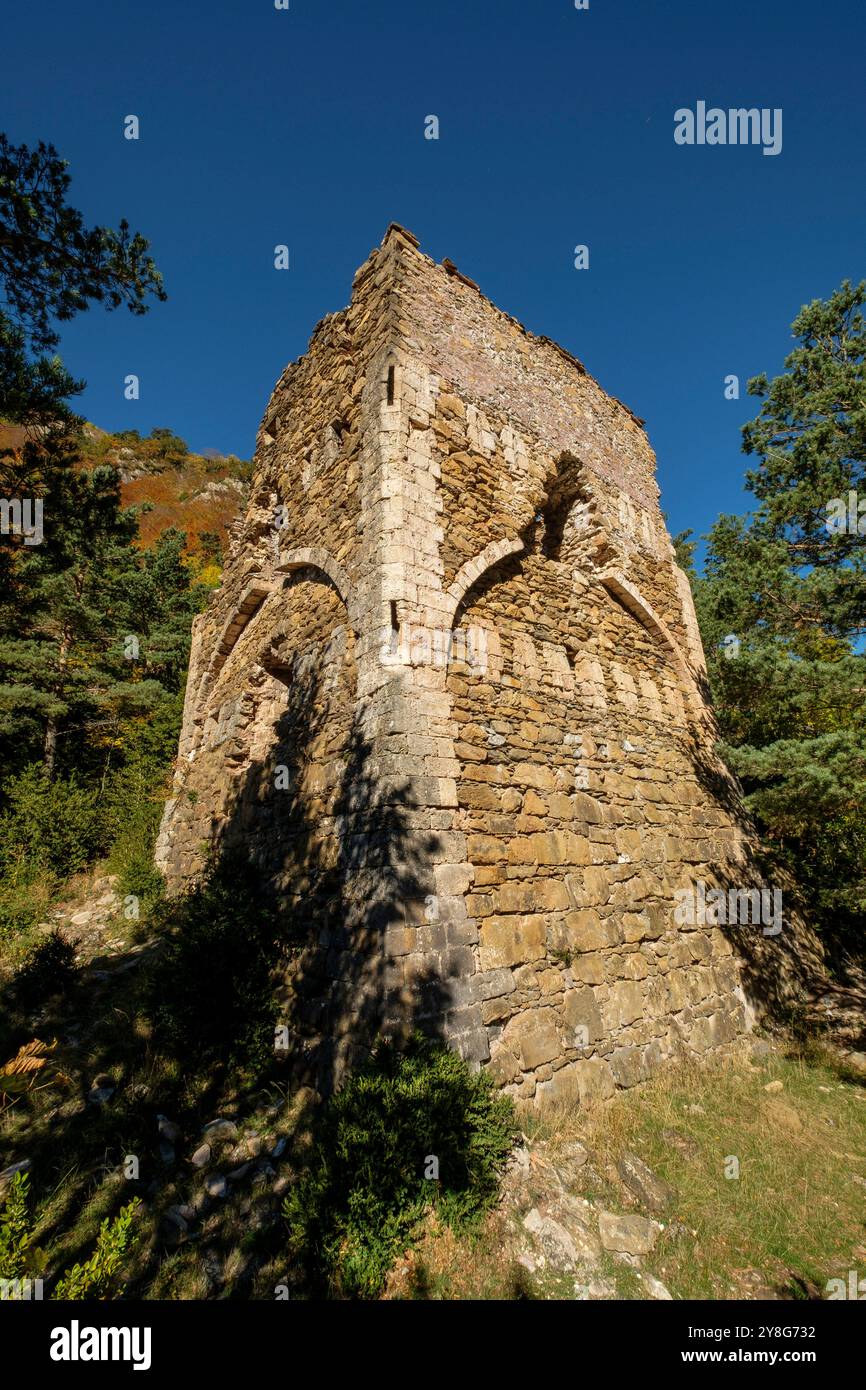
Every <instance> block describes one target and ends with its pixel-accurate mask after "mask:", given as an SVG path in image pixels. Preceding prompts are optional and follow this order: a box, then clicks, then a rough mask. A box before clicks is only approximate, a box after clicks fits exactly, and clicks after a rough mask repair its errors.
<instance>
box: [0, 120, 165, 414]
mask: <svg viewBox="0 0 866 1390" xmlns="http://www.w3.org/2000/svg"><path fill="white" fill-rule="evenodd" d="M66 168H67V165H66V161H65V160H62V159H61V158H60V156H59V155H58V153H57V150H56V149H55V148H54V146H53V145H45V144H43V143H42V142H41V141H40V143H39V145H38V146H37V148H36V149H35V150H31V149H28V147H27V146H26V145H18V146H15V145H12V144H11V143H10V142H9V140H8V139H7V137H6V136H5V135H4V134H2V133H0V416H3V417H5V418H6V419H9V420H12V421H14V422H16V423H22V424H40V425H46V424H53V423H56V422H58V421H61V422H64V421H69V420H70V419H71V412H70V411H69V408H68V406H67V405H66V400H67V398H68V397H69V396H71V395H73V394H76V393H77V392H79V391H81V390H82V389H83V385H84V383H83V382H75V381H73V379H72V378H71V377H70V376H69V374H68V373H67V372H66V371H65V369H64V368H63V366H62V364H61V362H60V360H59V358H57V357H56V356H54V357H49V356H47V355H46V354H47V353H48V352H50V351H51V349H53V348H55V347H56V346H57V344H58V342H59V336H58V333H57V331H56V329H55V327H54V323H55V322H57V323H63V322H66V321H67V320H69V319H71V318H73V317H74V316H75V315H76V314H78V313H80V312H81V311H82V310H84V309H87V308H88V307H89V305H90V304H92V303H101V304H104V305H105V306H106V308H108V309H116V308H118V307H119V306H120V305H121V304H124V303H125V304H126V305H127V307H128V308H129V310H130V311H131V312H132V313H133V314H143V313H145V312H146V311H147V307H148V306H147V298H148V296H149V295H155V297H156V298H157V299H165V297H166V296H165V292H164V290H163V288H162V278H161V276H160V274H159V271H158V270H157V269H156V266H155V265H154V263H153V260H152V259H151V257H150V256H149V255H148V254H147V252H148V243H147V242H146V241H145V239H144V238H143V237H142V236H141V235H140V234H139V233H138V232H135V233H131V232H130V230H129V225H128V223H127V222H125V221H123V222H121V223H120V226H119V229H118V230H117V231H116V232H115V231H112V230H111V229H110V228H108V227H92V228H87V227H86V226H85V225H84V219H83V217H82V215H81V213H80V212H78V211H77V210H76V209H75V208H73V207H70V206H69V204H68V203H67V201H66V199H67V193H68V190H69V184H70V179H69V175H68V174H67V172H66ZM33 353H36V354H37V355H36V356H35V357H33V356H32V355H31V354H33Z"/></svg>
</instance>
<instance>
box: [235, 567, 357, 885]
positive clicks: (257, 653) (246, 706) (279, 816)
mask: <svg viewBox="0 0 866 1390" xmlns="http://www.w3.org/2000/svg"><path fill="white" fill-rule="evenodd" d="M267 619H269V620H268V621H267V624H266V626H265V625H263V626H261V627H259V628H257V630H256V633H255V636H254V638H253V639H252V640H250V641H249V642H248V643H244V644H242V648H241V649H240V650H238V651H237V657H236V659H237V662H238V665H237V666H236V667H234V673H233V675H230V679H229V680H228V683H227V685H226V686H224V687H222V689H223V691H224V702H223V704H222V705H220V707H219V708H218V709H216V708H215V709H214V710H213V711H212V718H213V719H216V720H219V721H221V722H222V723H223V724H224V723H225V721H226V714H227V712H228V711H229V710H231V711H232V712H233V711H234V709H235V707H237V709H238V718H237V720H236V722H235V723H234V725H233V727H232V728H231V739H230V740H229V741H227V742H226V744H225V747H224V749H223V750H222V754H221V756H222V762H223V765H224V766H225V768H226V771H227V773H228V776H227V777H224V778H223V782H222V791H223V802H222V805H221V807H220V815H221V817H222V820H223V824H224V827H225V829H224V832H223V833H224V841H223V842H224V843H226V844H228V843H229V842H230V841H233V840H234V839H235V838H237V839H238V841H239V842H240V843H248V842H251V843H252V844H253V846H254V852H255V855H256V858H257V861H258V862H259V863H261V864H262V865H263V866H264V867H266V868H267V870H268V871H269V872H272V873H275V874H277V873H278V874H280V875H283V874H287V875H289V876H290V877H293V876H294V875H296V874H299V873H300V872H301V871H302V870H304V871H306V870H310V871H312V868H313V866H314V865H317V866H319V867H321V865H322V863H323V862H324V861H327V862H328V863H331V862H332V861H333V859H334V855H336V853H337V849H338V845H337V842H336V840H335V834H336V831H335V828H334V824H333V823H332V822H333V817H334V816H335V815H336V813H337V810H338V808H339V804H340V803H341V800H342V799H343V798H344V797H345V789H346V779H347V767H348V765H349V763H350V760H351V756H352V749H353V747H354V736H355V729H356V716H357V664H356V656H355V637H354V633H353V630H352V627H351V624H350V623H349V620H348V614H347V611H346V606H345V603H344V601H343V598H342V596H341V595H340V594H339V592H338V590H337V586H336V585H335V584H334V583H333V581H332V579H331V578H330V576H328V575H326V574H325V573H324V572H323V571H322V570H321V569H319V568H318V567H316V566H314V565H310V564H307V565H298V566H297V567H293V568H292V569H291V570H290V571H289V572H288V573H286V574H285V575H284V576H283V582H282V585H281V587H280V588H279V589H278V590H277V591H276V592H275V594H274V597H273V599H272V601H271V603H270V604H269V605H268V610H267ZM215 703H216V702H215ZM226 837H227V838H226ZM308 850H309V851H311V853H312V859H310V860H309V862H307V861H305V860H304V854H305V853H306V851H308ZM287 881H288V880H287ZM293 881H294V879H293Z"/></svg>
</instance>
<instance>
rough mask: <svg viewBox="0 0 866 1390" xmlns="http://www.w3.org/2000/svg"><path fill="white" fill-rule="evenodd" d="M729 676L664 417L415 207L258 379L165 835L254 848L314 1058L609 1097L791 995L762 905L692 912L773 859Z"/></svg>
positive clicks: (187, 863) (189, 854)
mask: <svg viewBox="0 0 866 1390" xmlns="http://www.w3.org/2000/svg"><path fill="white" fill-rule="evenodd" d="M281 508H282V509H283V510H281ZM704 680H705V676H704V664H703V653H702V651H701V645H700V638H699V635H698V631H697V624H696V621H695V616H694V610H693V606H692V600H691V594H690V590H689V586H688V582H687V580H686V578H685V576H684V575H683V574H682V573H681V572H680V571H679V570H678V568H677V566H676V564H675V561H674V555H673V549H672V546H671V543H670V540H669V538H668V536H667V532H666V529H665V526H664V522H663V519H662V516H661V512H660V510H659V502H658V489H657V486H656V483H655V477H654V457H653V454H652V450H651V448H650V446H649V443H648V441H647V438H646V436H645V434H644V432H643V430H642V429H641V422H639V421H637V420H636V419H635V418H634V416H632V414H631V413H630V412H629V411H628V410H627V409H626V408H625V407H624V406H622V405H621V404H620V403H619V402H617V401H615V400H613V399H612V398H611V397H609V396H607V395H606V394H605V393H604V392H603V391H602V390H601V388H600V387H599V386H598V385H597V383H595V382H594V381H593V380H592V379H591V378H590V377H589V376H588V375H587V374H586V372H585V371H584V369H583V368H582V367H581V365H580V364H579V363H578V362H576V361H575V359H573V358H571V357H570V356H569V355H568V354H567V353H564V352H563V351H562V350H561V349H559V348H558V347H556V345H555V344H553V343H550V342H548V341H547V340H544V339H538V338H535V337H533V336H532V335H530V334H529V333H527V332H526V331H525V330H524V329H523V328H522V327H521V325H519V324H518V323H516V322H515V321H514V320H513V319H511V318H509V317H508V316H507V315H505V314H503V313H501V312H500V311H499V310H498V309H497V308H495V306H494V305H492V304H491V303H490V302H489V301H488V300H486V299H485V298H484V297H483V296H482V295H481V294H480V292H479V291H478V290H477V288H476V287H475V286H473V285H472V283H471V282H469V281H467V280H465V279H464V277H462V276H460V275H459V274H458V273H456V271H455V270H454V268H453V267H450V266H449V265H448V264H447V263H446V265H445V266H436V265H434V264H433V262H432V261H430V260H429V259H428V258H427V257H425V256H423V255H422V254H421V253H420V251H419V250H418V248H417V243H415V241H414V238H412V237H411V236H410V235H409V234H408V233H406V232H404V231H403V230H402V229H400V228H396V227H392V228H391V229H389V233H388V234H387V236H386V238H385V240H384V242H383V244H382V247H381V248H379V249H378V250H377V251H375V252H373V254H372V255H371V257H370V258H369V260H368V261H367V262H366V263H365V265H364V266H362V267H361V270H360V271H359V272H358V274H357V276H356V277H355V283H354V290H353V298H352V303H351V305H350V307H349V308H348V309H347V310H345V311H344V312H342V313H340V314H336V315H332V316H330V317H329V318H328V319H326V320H324V322H323V323H322V324H321V325H320V326H319V328H318V329H317V330H316V332H315V334H314V336H313V339H312V342H311V344H310V350H309V352H308V354H307V355H306V356H305V357H304V358H302V359H301V360H300V362H298V363H296V364H293V366H291V367H290V368H288V369H287V370H286V372H285V373H284V374H283V376H282V378H281V379H280V381H279V383H278V384H277V387H276V390H275V392H274V395H273V397H272V399H271V402H270V404H269V406H268V411H267V413H266V417H265V422H264V424H263V427H262V430H261V431H260V435H259V441H258V448H257V454H256V472H255V480H254V488H253V494H252V499H251V503H250V508H249V510H248V513H247V516H246V518H245V520H244V524H243V527H242V528H241V529H240V531H239V533H238V536H237V539H236V545H235V548H234V551H233V554H232V557H231V559H230V562H229V564H228V565H227V568H226V575H225V580H224V583H223V586H222V589H221V590H219V591H218V593H217V594H216V595H215V597H214V601H213V603H212V604H211V606H210V608H209V609H208V611H207V613H206V614H205V615H203V617H202V618H201V619H199V620H198V622H197V624H196V628H195V633H194V642H193V654H192V660H191V667H190V678H189V688H188V692H187V700H186V709H185V715H184V728H183V734H182V737H181V745H180V754H179V759H178V772H177V778H176V786H175V791H174V796H173V799H172V801H171V802H170V803H169V805H168V807H167V810H166V816H165V819H164V822H163V829H162V834H161V837H160V844H159V850H158V858H159V862H160V863H161V864H162V866H163V867H164V869H165V871H166V873H167V876H168V878H169V882H170V885H171V886H172V887H173V888H177V887H179V886H180V885H181V884H183V883H184V882H185V881H187V880H188V879H189V878H190V877H191V876H192V875H194V874H195V873H196V872H197V871H198V869H199V868H200V866H201V862H202V847H203V845H204V844H217V845H223V846H226V845H229V844H233V843H240V844H243V845H245V846H246V847H248V849H249V850H250V852H251V853H252V854H253V856H254V857H255V859H256V861H257V862H258V863H259V864H260V866H261V869H262V873H263V877H264V879H265V880H266V881H267V883H268V884H269V885H270V886H271V887H272V888H273V891H274V893H275V894H276V895H277V896H278V898H279V900H280V901H281V902H282V903H283V904H284V905H285V906H286V908H287V911H288V913H289V915H290V917H291V919H292V921H293V922H294V923H295V924H296V927H297V929H298V930H299V931H300V933H301V936H302V938H303V940H304V943H305V945H304V950H303V952H302V955H301V958H300V960H299V964H298V966H297V968H296V970H295V973H294V977H293V981H292V1010H291V1012H292V1024H293V1027H294V1029H295V1045H296V1055H297V1058H298V1060H299V1061H300V1062H303V1063H304V1064H305V1065H307V1066H308V1069H309V1071H310V1074H311V1075H313V1076H314V1077H315V1078H316V1079H317V1080H318V1081H319V1083H320V1084H325V1085H327V1084H333V1082H334V1081H335V1080H336V1079H338V1078H339V1076H340V1075H341V1074H342V1072H343V1070H344V1068H345V1066H346V1065H351V1063H352V1061H353V1060H354V1058H355V1057H356V1056H357V1055H358V1054H359V1053H361V1052H363V1050H364V1048H365V1046H366V1045H367V1044H368V1042H369V1040H370V1038H371V1037H372V1036H374V1035H375V1033H376V1032H377V1031H380V1030H382V1029H384V1030H387V1031H394V1030H397V1029H406V1028H410V1027H413V1026H421V1027H424V1028H427V1029H433V1030H436V1031H438V1032H440V1033H441V1034H442V1035H444V1036H445V1037H447V1038H448V1039H449V1040H450V1041H451V1042H452V1043H453V1044H454V1045H455V1046H457V1047H459V1048H460V1049H461V1051H462V1052H463V1053H464V1054H465V1055H466V1056H468V1057H470V1058H471V1059H472V1060H474V1061H477V1062H487V1061H489V1062H490V1064H491V1066H492V1068H493V1069H494V1071H495V1074H496V1075H497V1076H498V1078H499V1079H500V1080H501V1081H502V1083H503V1084H505V1085H507V1086H508V1087H509V1088H510V1089H511V1090H512V1091H513V1092H514V1093H515V1094H517V1095H519V1096H522V1097H526V1098H531V1097H545V1096H558V1095H561V1094H565V1093H566V1092H569V1093H574V1094H581V1095H587V1094H607V1093H609V1092H610V1091H611V1090H612V1089H613V1087H614V1086H615V1085H622V1086H629V1085H632V1084H634V1083H635V1082H637V1081H638V1080H640V1079H642V1078H644V1077H646V1076H648V1075H650V1074H651V1073H652V1072H653V1071H654V1070H655V1069H656V1068H657V1067H658V1066H659V1065H660V1064H661V1063H662V1062H663V1061H664V1060H665V1059H666V1058H669V1057H672V1056H675V1055H701V1054H703V1053H704V1052H706V1051H707V1050H708V1049H709V1048H713V1047H716V1046H718V1045H721V1044H725V1043H728V1042H731V1041H732V1040H733V1039H735V1038H736V1037H737V1036H738V1035H739V1034H741V1033H743V1032H744V1031H745V1030H746V1029H747V1028H748V1027H749V1026H750V1019H751V1004H750V1003H749V1002H748V999H747V992H746V988H744V985H745V986H746V987H747V988H748V991H749V994H750V995H751V996H753V997H756V998H757V996H758V995H759V994H760V993H761V992H762V990H761V985H762V982H767V981H771V984H770V985H768V987H767V989H766V990H765V991H764V992H765V993H772V992H774V991H775V992H778V991H779V989H782V988H785V989H787V988H790V987H792V978H793V977H792V973H791V968H790V961H791V956H790V951H788V950H787V947H786V949H784V950H783V949H782V948H781V945H780V944H778V943H777V942H776V941H772V942H771V941H769V940H768V939H767V938H765V937H764V936H763V935H762V930H761V925H760V924H759V923H757V924H753V925H750V926H748V927H746V928H743V929H740V930H738V931H736V932H728V931H724V930H721V929H720V928H719V927H718V926H714V925H703V926H702V925H701V924H700V923H699V922H698V923H681V922H678V921H677V920H675V913H674V905H675V901H676V899H675V896H674V895H675V893H676V890H677V889H678V888H682V887H688V886H691V885H693V884H694V883H696V882H697V881H698V880H700V881H702V882H704V883H706V885H708V886H710V887H711V886H712V885H715V884H718V885H721V886H724V887H728V886H734V887H743V888H748V887H750V886H752V885H753V884H756V883H758V882H759V881H760V880H759V877H758V874H757V870H756V869H755V867H754V865H753V864H752V852H751V844H750V839H749V833H748V828H747V827H746V825H745V823H744V821H743V818H742V814H741V811H740V807H739V803H738V799H737V790H736V787H735V786H734V784H733V782H732V780H731V779H730V777H729V776H728V775H727V773H726V772H725V770H724V768H723V767H722V766H721V764H720V763H719V761H718V759H717V758H716V756H715V753H714V751H713V742H714V737H715V730H714V727H713V721H712V717H711V714H710V712H709V711H708V708H707V704H706V692H705V689H704ZM783 976H784V984H783V985H779V984H778V981H779V980H781V979H782V977H783ZM757 1002H760V1001H759V1000H757Z"/></svg>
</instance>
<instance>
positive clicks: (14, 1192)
mask: <svg viewBox="0 0 866 1390" xmlns="http://www.w3.org/2000/svg"><path fill="white" fill-rule="evenodd" d="M29 1186H30V1178H29V1176H28V1175H27V1173H21V1172H19V1173H16V1174H15V1176H14V1177H13V1179H12V1181H11V1183H10V1184H9V1188H8V1190H7V1192H6V1201H5V1205H4V1207H3V1210H2V1211H0V1279H23V1278H24V1276H25V1274H26V1273H27V1270H28V1258H29V1256H28V1251H29V1248H30V1242H31V1241H32V1239H33V1232H32V1230H31V1227H30V1217H29V1215H28V1212H27V1192H28V1188H29Z"/></svg>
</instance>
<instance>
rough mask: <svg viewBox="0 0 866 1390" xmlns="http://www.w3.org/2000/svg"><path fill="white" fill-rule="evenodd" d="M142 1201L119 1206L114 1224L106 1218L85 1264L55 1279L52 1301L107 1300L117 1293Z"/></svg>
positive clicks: (137, 1200) (133, 1240)
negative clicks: (122, 1266) (118, 1282)
mask: <svg viewBox="0 0 866 1390" xmlns="http://www.w3.org/2000/svg"><path fill="white" fill-rule="evenodd" d="M140 1206H141V1202H140V1201H139V1199H138V1198H137V1197H133V1199H132V1201H131V1202H128V1203H127V1205H126V1206H125V1207H121V1209H120V1211H119V1213H118V1214H117V1216H115V1218H114V1220H113V1221H110V1220H109V1219H108V1217H106V1218H105V1220H104V1221H103V1223H102V1225H101V1226H100V1228H99V1235H98V1236H97V1238H96V1249H95V1250H94V1252H93V1254H92V1255H91V1256H90V1259H89V1260H85V1262H84V1264H83V1265H82V1264H76V1265H73V1266H72V1268H71V1269H70V1270H67V1272H66V1273H65V1274H64V1275H62V1276H61V1277H60V1279H58V1281H57V1283H56V1285H55V1287H54V1292H53V1293H52V1295H51V1297H52V1298H57V1299H68V1300H73V1299H82V1298H107V1297H108V1296H109V1294H112V1293H114V1294H117V1293H118V1292H119V1290H118V1286H117V1276H118V1274H119V1272H120V1267H121V1265H122V1263H123V1261H124V1259H125V1258H126V1256H127V1255H128V1254H129V1252H130V1250H131V1249H132V1247H133V1246H134V1245H135V1243H136V1241H137V1240H138V1236H137V1234H136V1233H135V1232H134V1231H133V1229H132V1223H133V1220H134V1219H135V1216H136V1214H137V1212H138V1209H139V1207H140Z"/></svg>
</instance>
